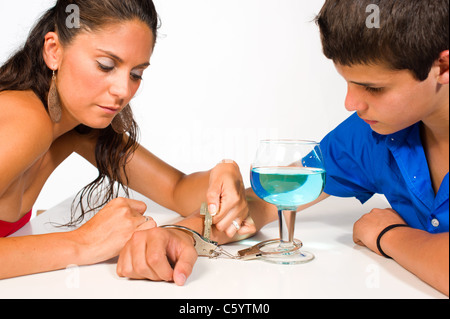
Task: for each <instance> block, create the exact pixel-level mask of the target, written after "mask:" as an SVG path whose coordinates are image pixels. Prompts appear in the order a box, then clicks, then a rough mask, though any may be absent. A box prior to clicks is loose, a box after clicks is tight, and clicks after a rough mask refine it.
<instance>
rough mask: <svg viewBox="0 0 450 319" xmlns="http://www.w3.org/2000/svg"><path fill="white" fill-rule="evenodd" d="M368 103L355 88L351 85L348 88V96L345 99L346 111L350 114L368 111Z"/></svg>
mask: <svg viewBox="0 0 450 319" xmlns="http://www.w3.org/2000/svg"><path fill="white" fill-rule="evenodd" d="M367 107H368V106H367V103H366V102H365V101H364V99H363V98H362V96H361V95H360V94H358V92H356V89H355V88H352V87H351V86H350V85H349V86H348V88H347V96H346V98H345V109H346V110H347V111H349V112H354V111H363V110H365V109H367Z"/></svg>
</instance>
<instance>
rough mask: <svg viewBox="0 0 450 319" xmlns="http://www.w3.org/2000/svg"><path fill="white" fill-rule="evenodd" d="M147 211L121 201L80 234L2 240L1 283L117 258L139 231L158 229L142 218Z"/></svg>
mask: <svg viewBox="0 0 450 319" xmlns="http://www.w3.org/2000/svg"><path fill="white" fill-rule="evenodd" d="M145 210H146V205H145V204H144V203H142V202H140V201H135V200H131V199H124V198H119V199H116V200H113V201H111V202H110V203H109V204H107V205H106V206H105V207H104V208H103V209H102V210H101V211H100V212H98V213H97V214H96V215H95V216H94V217H93V218H92V219H91V220H89V221H88V222H87V223H86V224H84V225H83V226H81V227H80V228H78V229H77V230H74V231H71V232H65V233H54V234H45V235H36V236H24V237H11V238H0V260H1V263H0V279H4V278H10V277H17V276H22V275H28V274H34V273H40V272H45V271H52V270H57V269H63V268H65V267H67V266H68V265H72V264H75V265H87V264H94V263H97V262H101V261H104V260H107V259H110V258H113V257H115V256H117V255H118V254H119V252H120V250H121V249H122V247H123V246H124V245H125V243H126V242H127V241H128V240H129V239H130V238H131V236H132V235H133V233H134V232H135V231H136V230H139V229H144V227H145V229H148V228H153V227H154V226H155V223H154V221H153V220H150V221H147V220H146V219H145V218H144V217H143V216H142V214H143V213H144V212H145Z"/></svg>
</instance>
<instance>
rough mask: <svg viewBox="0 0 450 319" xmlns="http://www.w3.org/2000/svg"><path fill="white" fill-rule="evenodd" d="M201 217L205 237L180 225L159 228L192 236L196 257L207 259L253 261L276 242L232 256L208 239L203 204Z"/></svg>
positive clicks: (208, 221)
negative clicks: (202, 217) (203, 218)
mask: <svg viewBox="0 0 450 319" xmlns="http://www.w3.org/2000/svg"><path fill="white" fill-rule="evenodd" d="M200 211H201V215H204V216H205V230H204V233H205V234H207V236H202V235H200V234H199V233H198V232H196V231H195V230H192V229H190V228H187V227H184V226H180V225H165V226H161V228H166V229H178V230H181V231H183V232H185V233H188V234H190V235H191V236H192V238H193V239H194V247H195V250H196V251H197V254H198V256H200V257H209V258H219V257H225V258H231V259H236V260H254V259H258V258H259V257H261V256H262V255H263V254H265V253H264V252H263V251H262V250H261V248H262V247H264V246H265V245H267V244H270V243H272V242H276V241H278V240H276V239H272V240H266V241H263V242H261V243H258V244H256V245H254V246H252V247H250V248H246V249H242V250H239V251H238V254H237V255H233V254H231V253H230V252H228V251H226V250H225V249H223V248H222V247H221V246H219V244H218V243H217V242H215V241H213V240H211V239H209V235H210V233H211V215H210V214H209V211H208V208H207V206H206V204H205V203H203V204H202V207H201V209H200ZM302 246H303V244H302V243H301V242H300V241H298V242H297V247H296V248H295V250H297V249H300V248H301V247H302Z"/></svg>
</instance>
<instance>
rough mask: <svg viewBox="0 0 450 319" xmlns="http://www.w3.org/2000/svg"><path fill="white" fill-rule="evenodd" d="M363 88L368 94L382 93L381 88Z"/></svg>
mask: <svg viewBox="0 0 450 319" xmlns="http://www.w3.org/2000/svg"><path fill="white" fill-rule="evenodd" d="M364 88H365V90H366V91H367V92H370V93H380V92H381V91H383V88H374V87H370V86H366V87H364Z"/></svg>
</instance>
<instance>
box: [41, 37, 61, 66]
mask: <svg viewBox="0 0 450 319" xmlns="http://www.w3.org/2000/svg"><path fill="white" fill-rule="evenodd" d="M43 57H44V61H45V64H47V66H48V68H49V69H51V70H54V71H56V70H58V69H59V66H60V64H61V59H62V46H61V43H60V42H59V37H58V35H57V34H56V33H55V32H49V33H47V34H46V35H45V42H44V50H43Z"/></svg>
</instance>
